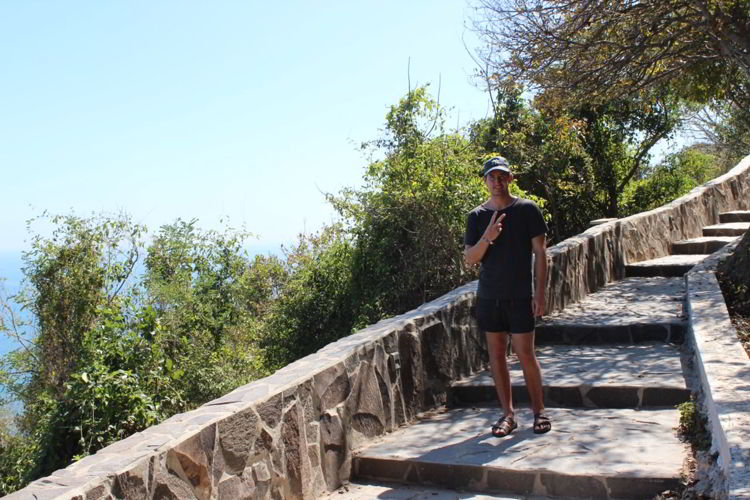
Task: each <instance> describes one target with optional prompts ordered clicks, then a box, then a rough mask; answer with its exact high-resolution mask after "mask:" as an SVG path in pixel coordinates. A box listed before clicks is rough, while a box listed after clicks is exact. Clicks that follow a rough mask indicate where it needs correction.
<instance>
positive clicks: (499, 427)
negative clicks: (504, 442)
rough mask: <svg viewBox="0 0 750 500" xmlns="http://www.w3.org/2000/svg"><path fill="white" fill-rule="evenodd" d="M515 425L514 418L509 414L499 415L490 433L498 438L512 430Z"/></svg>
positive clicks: (516, 425)
mask: <svg viewBox="0 0 750 500" xmlns="http://www.w3.org/2000/svg"><path fill="white" fill-rule="evenodd" d="M516 427H518V424H517V423H516V420H515V419H514V418H513V417H512V416H510V415H505V416H503V417H500V418H499V419H498V420H497V422H495V423H494V425H493V426H492V435H493V436H495V437H499V438H501V437H505V436H507V435H508V434H510V433H511V432H513V429H515V428H516Z"/></svg>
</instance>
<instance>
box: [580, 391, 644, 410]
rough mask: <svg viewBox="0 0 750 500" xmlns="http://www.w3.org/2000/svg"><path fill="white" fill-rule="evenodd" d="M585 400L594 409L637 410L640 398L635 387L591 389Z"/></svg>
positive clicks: (587, 392)
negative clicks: (589, 402) (591, 404)
mask: <svg viewBox="0 0 750 500" xmlns="http://www.w3.org/2000/svg"><path fill="white" fill-rule="evenodd" d="M586 399H588V400H589V401H591V403H593V405H594V407H595V408H638V407H639V406H640V405H639V403H640V398H639V397H638V388H637V387H592V388H591V389H589V390H588V391H586Z"/></svg>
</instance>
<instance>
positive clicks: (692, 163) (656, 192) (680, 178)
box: [622, 145, 721, 216]
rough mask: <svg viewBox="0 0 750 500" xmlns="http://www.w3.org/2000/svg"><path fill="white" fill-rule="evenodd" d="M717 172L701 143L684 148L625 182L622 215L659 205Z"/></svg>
mask: <svg viewBox="0 0 750 500" xmlns="http://www.w3.org/2000/svg"><path fill="white" fill-rule="evenodd" d="M720 173H721V171H720V167H719V166H718V165H717V162H716V157H715V156H714V155H713V154H711V153H709V152H706V151H705V150H704V148H703V147H701V146H700V145H698V146H691V147H689V148H685V149H683V150H682V151H680V152H678V153H675V154H672V155H670V156H668V157H667V158H666V160H665V161H664V162H662V163H661V164H659V165H656V166H652V167H649V168H648V169H647V170H646V171H645V172H643V175H642V176H640V177H639V178H638V179H636V180H635V181H633V182H631V183H630V184H628V186H627V188H626V190H625V192H624V193H623V196H622V215H623V216H627V215H632V214H634V213H638V212H642V211H644V210H651V209H654V208H656V207H660V206H662V205H664V204H666V203H669V202H670V201H672V200H674V199H675V198H678V197H680V196H682V195H684V194H686V193H688V192H689V191H690V190H691V189H693V188H694V187H696V186H700V185H701V184H703V183H705V182H707V181H709V180H711V179H713V178H714V177H716V176H717V175H719V174H720Z"/></svg>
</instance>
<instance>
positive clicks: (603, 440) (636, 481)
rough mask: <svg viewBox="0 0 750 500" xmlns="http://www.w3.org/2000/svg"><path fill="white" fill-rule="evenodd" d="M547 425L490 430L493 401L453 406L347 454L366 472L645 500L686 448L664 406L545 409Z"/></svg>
mask: <svg viewBox="0 0 750 500" xmlns="http://www.w3.org/2000/svg"><path fill="white" fill-rule="evenodd" d="M548 413H549V415H550V417H551V419H552V421H553V429H552V431H551V432H550V433H548V434H543V435H536V434H533V433H532V431H531V423H532V420H533V419H532V415H531V414H530V411H529V410H526V409H524V410H521V411H519V413H518V421H519V428H518V429H516V431H514V432H513V433H512V434H511V435H510V436H508V437H506V438H495V437H493V436H492V435H491V434H490V432H489V431H490V426H491V424H492V423H493V422H494V421H495V419H496V418H497V417H498V414H499V409H498V408H497V407H485V408H476V407H474V408H461V409H454V410H449V411H445V412H443V413H439V414H437V415H434V416H432V417H431V418H429V419H427V420H423V421H421V422H419V423H416V424H414V425H411V426H409V427H406V428H404V429H400V430H398V431H396V432H393V433H392V434H390V435H388V436H385V437H384V438H383V439H382V440H381V441H379V442H377V443H376V444H374V445H373V446H370V447H368V448H366V449H364V450H361V451H359V452H358V453H356V455H355V458H354V469H355V470H354V473H355V476H356V477H358V478H360V479H362V478H364V479H368V480H383V481H397V482H399V481H409V482H411V483H413V484H415V483H416V484H427V485H438V486H444V487H450V488H459V489H460V488H468V487H471V489H473V490H474V491H482V492H484V491H508V492H512V493H515V494H520V495H532V494H534V495H552V496H563V497H565V496H568V497H581V496H584V497H594V498H606V497H608V496H611V497H632V498H646V497H648V496H651V495H654V494H656V493H658V492H661V491H664V490H666V489H670V488H673V487H675V486H676V485H677V484H678V482H679V478H680V472H681V470H682V465H683V459H684V457H685V456H686V447H685V445H684V444H683V443H681V442H680V441H679V440H678V439H677V437H676V435H675V432H674V430H673V429H674V427H676V426H677V423H678V421H679V414H678V412H677V410H674V409H668V410H666V409H662V410H640V411H636V410H622V409H619V410H612V409H608V410H598V409H593V410H592V409H584V410H578V409H568V408H550V409H548Z"/></svg>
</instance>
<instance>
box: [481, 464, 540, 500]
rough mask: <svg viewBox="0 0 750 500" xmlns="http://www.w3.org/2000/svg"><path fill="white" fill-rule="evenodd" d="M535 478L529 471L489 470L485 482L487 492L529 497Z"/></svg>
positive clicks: (534, 474)
mask: <svg viewBox="0 0 750 500" xmlns="http://www.w3.org/2000/svg"><path fill="white" fill-rule="evenodd" d="M536 476H537V474H536V473H535V472H530V471H523V470H513V469H496V468H489V469H487V477H486V479H485V481H486V485H487V490H488V491H494V492H498V493H514V494H519V495H531V494H532V493H533V492H534V482H535V480H536Z"/></svg>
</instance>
